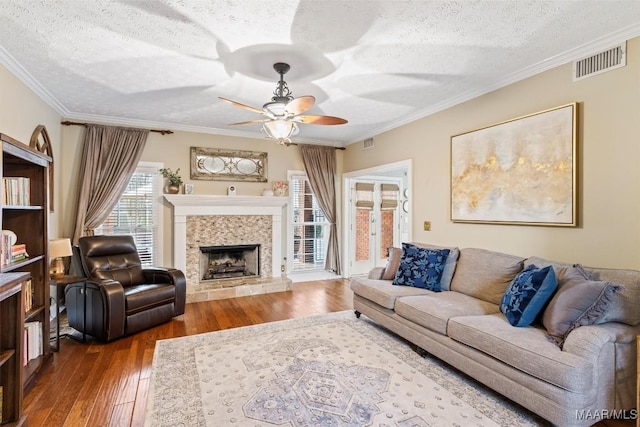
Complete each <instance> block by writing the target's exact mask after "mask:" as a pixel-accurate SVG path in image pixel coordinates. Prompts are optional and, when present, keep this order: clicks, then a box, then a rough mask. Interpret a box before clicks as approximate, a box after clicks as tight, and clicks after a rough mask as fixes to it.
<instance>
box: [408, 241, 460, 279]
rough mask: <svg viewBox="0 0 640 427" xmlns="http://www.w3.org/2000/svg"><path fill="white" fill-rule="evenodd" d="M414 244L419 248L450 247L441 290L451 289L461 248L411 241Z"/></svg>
mask: <svg viewBox="0 0 640 427" xmlns="http://www.w3.org/2000/svg"><path fill="white" fill-rule="evenodd" d="M411 243H412V244H413V245H415V246H417V247H419V248H426V249H449V255H448V256H447V262H446V263H445V265H444V270H443V271H442V277H441V278H440V290H443V291H448V290H449V289H451V280H452V279H453V273H454V272H455V271H456V263H457V262H458V257H459V256H460V249H458V248H457V247H454V246H436V245H430V244H428V243H419V242H411Z"/></svg>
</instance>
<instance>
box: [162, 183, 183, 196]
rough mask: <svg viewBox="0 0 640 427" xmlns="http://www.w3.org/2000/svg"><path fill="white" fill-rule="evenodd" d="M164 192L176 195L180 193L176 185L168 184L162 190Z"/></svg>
mask: <svg viewBox="0 0 640 427" xmlns="http://www.w3.org/2000/svg"><path fill="white" fill-rule="evenodd" d="M164 192H165V193H167V194H178V193H179V192H180V186H179V185H176V184H169V185H167V186H166V187H165V188H164Z"/></svg>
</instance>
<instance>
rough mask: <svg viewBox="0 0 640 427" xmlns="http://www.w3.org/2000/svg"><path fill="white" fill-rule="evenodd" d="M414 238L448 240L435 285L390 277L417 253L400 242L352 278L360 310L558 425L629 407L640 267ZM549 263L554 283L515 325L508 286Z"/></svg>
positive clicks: (638, 316) (638, 328)
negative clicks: (381, 263) (365, 273)
mask: <svg viewBox="0 0 640 427" xmlns="http://www.w3.org/2000/svg"><path fill="white" fill-rule="evenodd" d="M414 245H415V246H416V247H419V248H422V249H425V250H428V251H443V250H444V253H445V254H446V257H445V258H446V259H445V260H444V264H443V266H442V268H441V270H442V271H441V273H442V274H441V276H440V278H439V280H440V282H439V283H438V284H437V286H438V287H439V289H436V290H433V289H432V290H429V289H425V286H422V287H416V286H402V285H398V284H394V281H395V282H396V283H397V282H398V277H396V276H398V270H399V269H398V266H399V265H400V270H402V268H403V264H404V268H406V267H407V265H406V264H407V262H411V259H408V261H407V259H404V260H403V253H404V252H403V251H401V250H400V249H397V248H395V249H393V250H392V253H391V254H392V256H390V260H389V264H388V265H387V267H386V268H384V269H380V268H378V269H374V270H373V271H372V272H371V273H370V274H369V277H368V278H352V279H351V288H352V290H353V293H354V297H353V298H354V300H353V305H354V309H355V311H356V315H357V316H358V317H360V314H364V315H365V316H367V317H368V318H370V319H372V320H373V321H375V322H376V323H379V324H380V325H382V326H384V327H386V328H388V329H389V330H391V331H393V332H395V333H396V334H398V335H400V336H402V337H403V338H405V339H407V340H409V341H410V342H412V343H414V344H415V345H417V346H419V347H420V348H422V349H424V350H425V351H426V352H428V353H430V354H432V355H434V356H436V357H438V358H440V359H442V360H444V361H445V362H447V363H448V364H450V365H452V366H453V367H455V368H457V369H458V370H460V371H462V372H464V373H465V374H467V375H469V376H471V377H473V378H475V379H476V380H478V381H480V382H481V383H483V384H485V385H486V386H488V387H490V388H492V389H494V390H495V391H497V392H499V393H501V394H503V395H504V396H507V397H508V398H509V399H511V400H513V401H515V402H517V403H518V404H520V405H522V406H523V407H525V408H527V409H529V410H531V411H533V412H534V413H536V414H538V415H540V416H541V417H543V418H545V419H547V420H549V421H550V422H551V423H553V424H555V425H560V426H586V425H592V424H594V423H596V422H597V421H598V420H599V419H602V418H610V417H620V416H626V417H629V416H633V414H634V413H635V412H634V408H636V366H637V354H636V336H637V335H638V334H640V326H639V324H640V271H635V270H621V269H604V268H588V267H584V268H583V267H581V266H580V265H572V264H562V263H555V262H551V261H547V260H544V259H542V258H537V257H531V258H527V259H525V258H522V257H518V256H514V255H509V254H504V253H499V252H494V251H489V250H484V249H478V248H465V249H458V248H455V247H450V248H444V247H439V246H432V245H425V244H419V243H417V244H414ZM409 246H412V245H409ZM445 249H446V250H445ZM440 253H441V254H442V253H443V252H440ZM548 266H551V268H550V269H546V270H547V272H548V274H547V276H554V280H555V281H556V283H555V284H556V287H555V288H554V289H553V292H552V293H551V295H550V296H549V298H548V299H547V301H546V302H545V303H544V306H542V309H540V311H539V314H536V315H535V316H534V317H532V319H534V320H533V322H532V324H531V325H529V326H519V327H518V326H513V325H512V324H511V323H510V320H509V319H508V318H507V316H506V315H505V313H503V312H502V311H501V305H502V306H503V311H505V310H508V308H506V309H505V306H504V304H505V294H506V293H507V294H508V293H509V292H513V286H514V285H513V283H515V282H518V280H519V279H518V278H521V277H524V276H526V274H525V273H523V272H524V271H525V270H527V268H528V267H529V270H531V269H533V270H535V269H536V268H537V270H536V271H541V270H542V269H543V267H548ZM549 270H552V272H550V271H549ZM552 273H553V274H552ZM514 279H515V280H514ZM400 281H402V280H400ZM423 284H424V283H419V285H423ZM426 287H427V288H429V286H426ZM529 315H531V313H529ZM622 411H630V412H622Z"/></svg>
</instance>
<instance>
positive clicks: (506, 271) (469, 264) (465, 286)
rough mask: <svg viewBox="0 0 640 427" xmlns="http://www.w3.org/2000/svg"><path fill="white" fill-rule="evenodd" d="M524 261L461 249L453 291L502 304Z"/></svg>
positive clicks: (474, 249)
mask: <svg viewBox="0 0 640 427" xmlns="http://www.w3.org/2000/svg"><path fill="white" fill-rule="evenodd" d="M522 261H523V258H521V257H517V256H514V255H508V254H503V253H500V252H494V251H488V250H485V249H477V248H464V249H461V250H460V257H459V258H458V263H457V265H456V272H455V274H454V275H453V280H452V281H451V290H452V291H457V292H462V293H463V294H467V295H469V296H472V297H476V298H480V299H483V300H485V301H489V302H492V303H494V304H500V301H501V300H502V296H503V295H504V292H505V291H506V290H507V286H509V284H510V283H511V281H512V280H513V278H514V277H515V276H516V274H518V273H519V272H520V271H521V270H522Z"/></svg>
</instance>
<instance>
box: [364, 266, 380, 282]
mask: <svg viewBox="0 0 640 427" xmlns="http://www.w3.org/2000/svg"><path fill="white" fill-rule="evenodd" d="M383 274H384V267H376V268H374V269H372V270H371V271H370V272H369V275H368V276H367V279H374V280H380V279H382V275H383Z"/></svg>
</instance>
